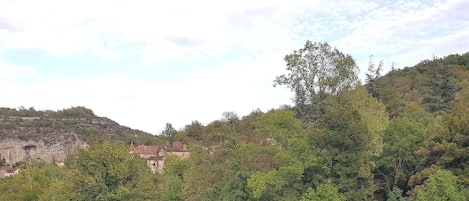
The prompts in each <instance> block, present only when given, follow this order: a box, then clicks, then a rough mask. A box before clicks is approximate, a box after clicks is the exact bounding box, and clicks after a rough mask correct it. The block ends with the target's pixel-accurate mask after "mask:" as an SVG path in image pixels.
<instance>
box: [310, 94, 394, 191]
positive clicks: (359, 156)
mask: <svg viewBox="0 0 469 201" xmlns="http://www.w3.org/2000/svg"><path fill="white" fill-rule="evenodd" d="M323 111H324V114H323V122H322V123H317V125H316V127H323V131H322V132H315V133H313V134H312V135H313V138H315V139H314V140H313V143H314V144H315V145H316V146H317V148H318V149H319V150H320V151H319V161H320V163H319V164H318V170H317V173H316V174H317V175H316V178H317V179H318V178H319V179H321V178H322V179H324V180H327V179H329V178H330V179H332V182H334V184H336V185H338V186H339V188H340V190H341V192H344V194H345V196H346V197H347V200H371V199H373V193H374V191H375V190H376V188H377V186H376V185H375V184H374V182H373V173H372V170H373V169H374V168H375V160H376V159H377V158H378V157H379V156H380V154H381V153H382V148H383V133H384V130H385V129H386V127H387V122H388V119H387V115H386V113H385V108H384V105H383V104H382V103H381V102H379V101H378V100H376V99H374V98H373V97H372V96H371V95H370V94H368V93H367V91H366V89H365V88H364V87H357V88H355V89H354V90H347V91H342V92H341V93H339V94H338V95H337V96H331V97H329V98H327V99H326V100H324V101H323Z"/></svg>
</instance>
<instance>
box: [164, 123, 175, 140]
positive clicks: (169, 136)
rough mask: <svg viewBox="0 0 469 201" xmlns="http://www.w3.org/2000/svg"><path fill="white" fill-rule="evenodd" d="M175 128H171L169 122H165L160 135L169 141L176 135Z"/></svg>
mask: <svg viewBox="0 0 469 201" xmlns="http://www.w3.org/2000/svg"><path fill="white" fill-rule="evenodd" d="M176 133H177V130H176V129H174V128H173V125H172V124H171V123H166V127H165V128H164V130H163V131H162V132H161V135H162V136H164V137H166V139H168V140H169V141H170V142H173V141H174V137H175V136H176Z"/></svg>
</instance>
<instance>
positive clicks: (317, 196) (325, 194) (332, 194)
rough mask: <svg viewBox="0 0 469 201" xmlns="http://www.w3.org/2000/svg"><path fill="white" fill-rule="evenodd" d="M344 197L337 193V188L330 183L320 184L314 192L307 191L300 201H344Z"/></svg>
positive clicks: (311, 190)
mask: <svg viewBox="0 0 469 201" xmlns="http://www.w3.org/2000/svg"><path fill="white" fill-rule="evenodd" d="M345 200H346V199H345V196H344V195H342V194H341V193H339V188H337V187H336V186H334V185H332V184H331V183H325V184H320V185H319V186H318V187H317V189H316V190H313V189H312V188H310V189H308V191H306V193H305V194H304V195H303V197H301V200H300V201H345Z"/></svg>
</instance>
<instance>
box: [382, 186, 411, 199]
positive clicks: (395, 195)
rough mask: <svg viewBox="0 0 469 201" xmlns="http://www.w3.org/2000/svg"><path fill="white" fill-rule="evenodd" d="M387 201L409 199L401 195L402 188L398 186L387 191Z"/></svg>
mask: <svg viewBox="0 0 469 201" xmlns="http://www.w3.org/2000/svg"><path fill="white" fill-rule="evenodd" d="M387 201H409V199H408V198H406V197H403V196H402V190H401V189H400V188H397V187H394V188H392V191H389V192H388V199H387Z"/></svg>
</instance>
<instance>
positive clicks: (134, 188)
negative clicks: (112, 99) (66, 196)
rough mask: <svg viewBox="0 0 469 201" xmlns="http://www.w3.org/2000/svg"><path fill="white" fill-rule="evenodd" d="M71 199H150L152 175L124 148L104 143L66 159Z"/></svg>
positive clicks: (141, 162) (154, 194)
mask: <svg viewBox="0 0 469 201" xmlns="http://www.w3.org/2000/svg"><path fill="white" fill-rule="evenodd" d="M66 164H67V166H68V167H70V168H71V169H72V170H73V172H74V173H75V174H74V175H73V177H72V179H71V180H70V182H71V184H72V185H71V187H72V189H70V191H72V192H73V193H74V194H75V195H73V196H72V197H70V199H74V200H129V199H134V200H152V199H154V197H155V196H157V194H156V193H157V192H156V191H155V188H156V185H155V183H154V175H153V174H151V172H150V170H149V169H148V168H147V167H146V166H145V164H146V163H145V161H143V160H141V159H140V158H137V157H134V156H133V155H131V154H129V150H128V147H127V146H124V145H120V144H113V143H110V142H104V143H102V144H98V145H95V146H91V147H90V148H88V149H84V150H80V151H79V152H77V153H76V154H74V155H72V156H69V157H68V158H67V161H66Z"/></svg>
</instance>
